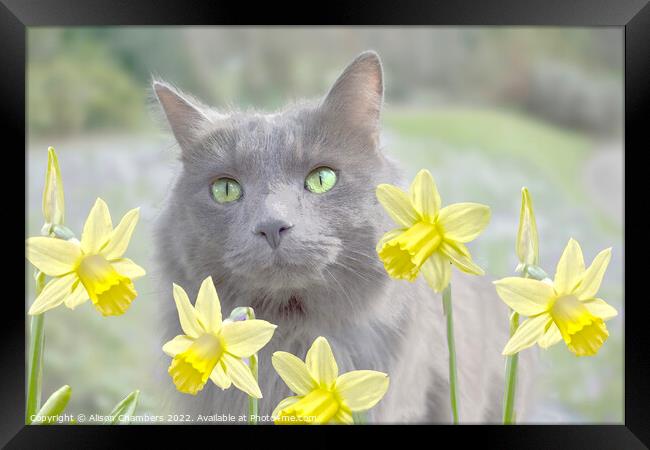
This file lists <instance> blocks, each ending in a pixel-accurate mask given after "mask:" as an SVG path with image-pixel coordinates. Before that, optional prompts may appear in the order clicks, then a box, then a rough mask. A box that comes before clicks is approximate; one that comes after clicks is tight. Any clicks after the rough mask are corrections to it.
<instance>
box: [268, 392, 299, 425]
mask: <svg viewBox="0 0 650 450" xmlns="http://www.w3.org/2000/svg"><path fill="white" fill-rule="evenodd" d="M301 398H302V397H298V396H293V397H287V398H284V399H282V400H280V403H278V406H276V407H275V409H274V410H273V412H272V413H271V418H272V419H273V420H275V419H277V418H278V416H279V415H280V411H282V410H283V409H284V408H288V407H289V406H291V405H293V404H294V403H296V402H297V401H298V400H300V399H301Z"/></svg>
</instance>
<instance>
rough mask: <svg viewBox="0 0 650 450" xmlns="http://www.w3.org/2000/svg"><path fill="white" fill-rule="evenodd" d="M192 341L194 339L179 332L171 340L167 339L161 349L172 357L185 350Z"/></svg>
mask: <svg viewBox="0 0 650 450" xmlns="http://www.w3.org/2000/svg"><path fill="white" fill-rule="evenodd" d="M193 342H194V339H192V338H190V337H189V336H185V335H184V334H179V335H178V336H176V337H175V338H174V339H172V340H171V341H167V342H166V343H165V345H163V347H162V351H163V352H165V354H167V355H169V356H171V357H172V358H173V357H174V356H176V355H178V354H179V353H183V352H184V351H185V350H187V349H188V348H189V346H190V345H192V343H193Z"/></svg>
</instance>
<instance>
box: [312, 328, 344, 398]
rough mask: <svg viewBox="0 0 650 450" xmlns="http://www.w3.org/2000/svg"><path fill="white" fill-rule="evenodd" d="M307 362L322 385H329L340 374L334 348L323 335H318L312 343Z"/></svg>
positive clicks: (313, 375)
mask: <svg viewBox="0 0 650 450" xmlns="http://www.w3.org/2000/svg"><path fill="white" fill-rule="evenodd" d="M305 363H306V364H307V368H308V369H309V372H310V373H311V375H312V377H314V379H315V380H316V382H317V383H319V384H320V385H321V386H329V385H330V384H331V383H332V382H334V380H336V377H338V376H339V366H338V364H336V359H334V354H333V353H332V348H331V347H330V344H329V342H327V339H325V338H324V337H323V336H319V337H317V338H316V340H315V341H314V343H313V344H311V347H310V348H309V350H308V351H307V357H306V358H305Z"/></svg>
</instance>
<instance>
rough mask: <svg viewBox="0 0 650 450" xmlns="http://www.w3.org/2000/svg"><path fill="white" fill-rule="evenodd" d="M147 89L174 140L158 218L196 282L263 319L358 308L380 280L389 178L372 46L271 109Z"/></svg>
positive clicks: (341, 313)
mask: <svg viewBox="0 0 650 450" xmlns="http://www.w3.org/2000/svg"><path fill="white" fill-rule="evenodd" d="M154 90H155V93H156V96H157V98H158V100H159V101H160V103H161V105H162V107H163V110H164V112H165V114H166V116H167V119H168V121H169V123H170V125H171V129H172V131H173V133H174V135H175V137H176V140H177V141H178V144H179V146H180V148H181V158H180V159H181V161H182V170H181V172H180V174H179V177H178V179H177V181H176V185H175V186H174V189H173V191H172V193H171V201H170V204H169V206H168V207H169V208H171V213H172V217H173V218H174V220H173V222H174V223H170V224H169V225H168V226H170V227H172V229H173V233H172V234H175V235H176V236H177V238H178V239H179V240H180V241H182V242H184V243H185V244H184V246H185V251H186V253H187V255H189V256H186V257H185V258H183V260H184V261H185V263H186V264H188V265H190V266H191V267H188V268H186V270H185V271H186V272H192V271H194V272H196V278H195V280H196V282H197V286H198V283H199V282H200V280H202V279H203V277H205V276H207V275H212V277H213V280H215V281H216V282H217V289H218V291H219V292H220V294H222V293H223V294H225V295H226V296H230V297H235V298H234V299H232V300H231V301H232V302H234V303H235V304H252V305H253V306H254V307H256V308H258V309H259V310H260V312H261V313H262V315H263V316H266V317H268V318H272V319H274V320H280V319H281V318H280V317H276V315H280V316H282V315H286V316H287V317H289V316H291V314H292V313H298V314H300V315H306V316H309V315H316V316H325V315H326V316H328V317H337V316H338V317H341V316H345V315H355V314H361V313H363V312H364V311H366V310H368V308H369V306H370V305H368V304H367V302H368V301H369V300H368V297H372V293H373V292H375V291H376V290H378V289H381V287H382V285H383V283H384V281H385V274H384V272H383V268H382V266H381V264H380V263H379V260H378V258H377V255H376V253H375V244H376V242H377V240H378V238H379V237H380V236H381V234H382V233H383V232H385V231H386V230H387V226H388V225H387V222H386V215H385V214H384V212H383V210H382V209H381V207H380V206H379V205H378V202H377V199H376V197H375V188H376V186H377V185H378V184H379V183H382V182H394V181H395V180H394V177H395V170H394V169H393V167H392V166H391V165H390V164H389V163H388V162H387V161H386V159H385V157H384V155H383V154H382V152H381V150H380V148H379V130H380V112H381V107H382V102H383V73H382V67H381V63H380V60H379V57H378V55H377V54H376V53H374V52H365V53H362V54H361V55H359V56H358V57H357V58H356V59H355V60H354V61H353V62H352V63H351V64H350V65H349V66H348V67H347V68H346V69H345V70H344V71H343V73H342V74H341V75H340V76H339V78H338V79H337V80H336V82H335V83H334V85H333V86H332V87H331V89H330V91H329V92H328V93H327V95H326V96H325V97H324V98H323V99H322V100H321V101H319V102H314V103H299V104H294V105H290V106H288V107H286V108H285V109H283V110H281V111H279V112H275V113H272V114H266V113H261V112H242V111H223V110H219V109H212V108H208V107H206V106H204V105H202V104H201V103H199V102H198V101H196V100H194V99H192V98H190V97H188V96H186V95H184V94H181V93H180V92H179V91H177V90H176V89H174V88H172V87H171V86H169V85H168V84H165V83H162V82H155V83H154ZM166 257H167V258H176V257H178V258H180V255H173V254H171V255H167V256H166ZM258 314H259V313H258ZM321 318H322V317H321Z"/></svg>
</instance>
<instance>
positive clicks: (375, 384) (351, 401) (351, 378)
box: [334, 370, 389, 411]
mask: <svg viewBox="0 0 650 450" xmlns="http://www.w3.org/2000/svg"><path fill="white" fill-rule="evenodd" d="M388 384H389V379H388V375H386V374H385V373H382V372H377V371H375V370H353V371H352V372H347V373H344V374H343V375H341V376H340V377H338V378H337V379H336V383H335V385H334V389H336V392H337V393H338V394H339V395H340V396H341V398H342V399H343V401H344V403H345V405H346V406H347V407H348V408H349V409H350V410H352V411H365V410H367V409H370V408H372V407H373V406H375V405H376V404H377V403H378V402H379V400H381V399H382V398H383V396H384V394H386V391H387V390H388Z"/></svg>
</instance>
